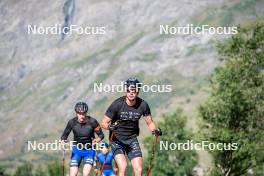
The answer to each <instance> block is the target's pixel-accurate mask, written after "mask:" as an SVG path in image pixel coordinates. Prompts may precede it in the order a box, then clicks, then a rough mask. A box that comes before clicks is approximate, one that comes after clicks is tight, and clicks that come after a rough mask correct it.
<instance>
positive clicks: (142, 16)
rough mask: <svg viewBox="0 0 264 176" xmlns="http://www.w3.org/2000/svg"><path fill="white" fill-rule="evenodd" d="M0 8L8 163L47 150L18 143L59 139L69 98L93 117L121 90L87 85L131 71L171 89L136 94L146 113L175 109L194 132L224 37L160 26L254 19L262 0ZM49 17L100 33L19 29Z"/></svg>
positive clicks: (3, 147) (0, 155)
mask: <svg viewBox="0 0 264 176" xmlns="http://www.w3.org/2000/svg"><path fill="white" fill-rule="evenodd" d="M0 9H1V10H0V16H1V19H2V20H1V21H0V24H1V26H3V27H2V30H1V31H0V41H1V47H0V99H1V101H0V119H1V122H2V123H1V124H0V130H1V134H0V138H1V141H0V159H1V163H3V164H4V165H10V163H11V162H13V161H14V158H15V161H19V160H21V159H25V160H29V159H30V160H32V161H39V159H47V154H48V153H45V152H44V153H41V152H40V153H32V152H28V151H27V150H26V147H27V146H26V144H25V141H27V140H33V139H35V140H43V141H50V140H52V139H58V137H59V136H60V133H61V131H62V130H63V128H64V126H65V123H66V121H67V120H68V119H70V118H71V117H72V116H73V115H74V112H73V106H74V104H75V102H76V101H78V100H84V101H87V102H88V103H89V106H90V109H91V111H90V113H91V115H94V116H96V117H97V118H98V119H100V118H101V117H102V115H103V112H104V111H105V109H106V108H107V106H108V105H109V103H110V102H111V101H113V99H114V98H116V97H118V96H119V95H120V94H118V93H95V92H94V91H93V84H94V83H100V82H102V83H104V84H119V83H120V82H121V81H124V80H125V79H126V78H128V77H130V76H136V77H139V78H140V80H141V81H142V82H143V83H144V84H171V85H173V91H172V92H171V93H157V94H154V93H141V96H142V97H143V98H145V99H146V100H147V101H148V102H149V103H150V105H151V108H152V111H153V114H154V116H155V117H158V116H160V115H161V114H162V113H166V112H171V111H174V110H175V109H176V108H177V107H183V108H184V109H185V110H186V111H187V113H188V115H189V117H190V119H189V123H188V128H190V129H192V130H194V131H196V130H197V128H198V125H197V118H196V112H195V110H196V107H197V105H198V104H199V103H200V102H201V101H203V100H204V98H205V97H206V93H204V92H203V87H205V86H206V79H205V78H206V76H207V75H208V74H209V73H210V72H211V71H212V70H213V69H214V67H215V66H217V65H218V63H219V61H218V60H217V57H216V51H215V48H214V46H215V44H216V41H217V40H221V39H224V38H227V37H230V35H226V36H224V35H160V34H159V31H160V29H159V27H160V25H166V24H168V25H172V26H185V25H186V24H191V23H192V24H195V25H201V24H208V25H212V26H233V25H237V24H239V23H243V22H246V21H249V20H254V19H257V18H259V17H261V16H263V13H264V10H263V9H264V2H263V1H260V0H245V1H239V0H233V1H231V2H230V1H227V0H220V1H210V0H202V1H191V0H180V1H173V0H157V1H151V0H145V1H139V0H134V1H121V0H116V1H112V0H111V1H105V0H100V1H98V0H97V1H95V0H89V1H87V0H65V1H52V0H46V1H30V0H23V1H15V0H4V1H0ZM55 24H60V25H62V26H68V25H71V24H74V25H78V26H94V27H105V31H106V33H105V34H94V35H77V34H72V35H52V34H49V35H33V34H27V29H28V25H37V26H53V25H55ZM157 119H158V118H156V120H157ZM142 125H143V121H142ZM143 132H144V131H143ZM148 134H149V132H145V133H143V134H142V135H143V136H144V135H148ZM57 155H58V153H57ZM201 165H203V164H202V163H201Z"/></svg>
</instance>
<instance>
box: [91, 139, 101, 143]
mask: <svg viewBox="0 0 264 176" xmlns="http://www.w3.org/2000/svg"><path fill="white" fill-rule="evenodd" d="M100 141H101V138H98V137H97V138H95V139H94V140H93V142H92V143H93V144H96V143H98V142H100Z"/></svg>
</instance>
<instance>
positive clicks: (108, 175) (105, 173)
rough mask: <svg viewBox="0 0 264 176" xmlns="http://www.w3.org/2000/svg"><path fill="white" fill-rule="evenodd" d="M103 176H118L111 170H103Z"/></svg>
mask: <svg viewBox="0 0 264 176" xmlns="http://www.w3.org/2000/svg"><path fill="white" fill-rule="evenodd" d="M102 176H116V174H115V172H114V171H113V169H109V170H103V172H102Z"/></svg>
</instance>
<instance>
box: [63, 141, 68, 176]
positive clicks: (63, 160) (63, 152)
mask: <svg viewBox="0 0 264 176" xmlns="http://www.w3.org/2000/svg"><path fill="white" fill-rule="evenodd" d="M64 142H65V143H67V142H68V140H64ZM62 148H63V149H62V150H63V151H62V176H64V175H65V167H64V166H65V148H64V145H63V147H62Z"/></svg>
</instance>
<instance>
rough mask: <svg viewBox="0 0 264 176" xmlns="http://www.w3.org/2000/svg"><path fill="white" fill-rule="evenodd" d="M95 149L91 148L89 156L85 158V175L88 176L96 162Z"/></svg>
mask: <svg viewBox="0 0 264 176" xmlns="http://www.w3.org/2000/svg"><path fill="white" fill-rule="evenodd" d="M94 156H95V151H94V150H89V153H88V154H87V156H85V157H84V158H83V176H88V175H89V173H90V171H91V169H92V167H93V164H94Z"/></svg>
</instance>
